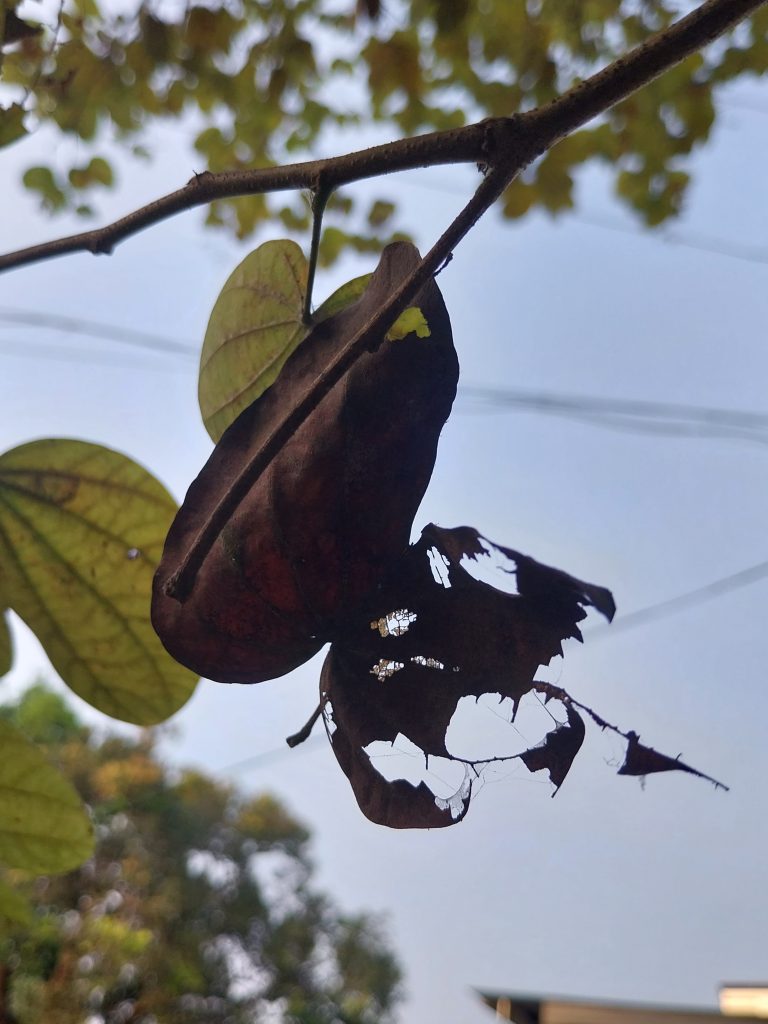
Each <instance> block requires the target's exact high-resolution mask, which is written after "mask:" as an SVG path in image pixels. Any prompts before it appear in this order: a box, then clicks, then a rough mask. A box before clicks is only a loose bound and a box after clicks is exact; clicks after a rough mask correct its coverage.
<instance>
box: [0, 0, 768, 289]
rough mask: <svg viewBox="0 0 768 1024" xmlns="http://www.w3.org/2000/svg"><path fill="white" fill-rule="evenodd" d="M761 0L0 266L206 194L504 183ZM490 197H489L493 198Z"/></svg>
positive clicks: (38, 251)
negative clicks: (518, 95)
mask: <svg viewBox="0 0 768 1024" xmlns="http://www.w3.org/2000/svg"><path fill="white" fill-rule="evenodd" d="M765 2H767V0H706V2H705V3H703V4H702V5H701V6H700V7H698V8H697V9H696V10H695V11H693V12H692V13H691V14H689V15H688V16H687V17H685V18H682V19H681V20H680V21H678V22H675V23H674V24H673V25H671V26H670V27H669V28H668V29H665V30H664V31H663V32H660V33H658V34H656V35H655V36H652V37H651V38H650V39H648V40H647V41H646V42H645V43H643V44H642V45H641V46H638V47H636V48H635V49H634V50H632V51H631V52H630V53H628V54H626V55H625V56H624V57H621V58H619V59H618V60H616V61H614V62H613V63H612V64H610V65H608V67H606V68H604V69H603V70H602V71H599V72H597V74H595V75H592V76H591V77H590V78H587V79H585V80H584V81H583V82H581V83H579V84H578V85H576V86H574V87H573V88H572V89H569V90H568V92H566V93H564V94H563V95H562V96H560V97H559V98H558V99H556V100H554V101H553V102H552V103H550V104H549V105H548V106H546V107H541V108H539V109H538V110H533V111H529V112H527V113H525V114H517V115H513V116H511V117H501V118H490V119H488V120H485V121H480V122H478V123H477V124H471V125H467V126H466V127H464V128H457V129H454V130H451V131H447V132H432V133H430V134H427V135H419V136H416V137H415V138H410V139H400V140H397V141H395V142H389V143H386V144H384V145H381V146H374V147H372V148H371V149H366V150H359V151H357V152H354V153H347V154H345V155H343V156H338V157H331V158H328V159H325V160H310V161H306V162H304V163H296V164H286V165H285V166H282V167H267V168H257V169H255V170H250V171H222V172H220V173H218V174H212V173H210V172H208V171H206V172H204V173H203V174H196V175H195V176H194V177H193V178H192V179H191V180H190V181H189V182H188V183H187V184H186V185H185V186H184V187H183V188H180V189H178V190H177V191H176V192H171V193H170V194H169V195H166V196H163V197H162V198H160V199H156V200H155V201H154V202H151V203H149V204H148V205H147V206H143V207H141V208H140V209H138V210H135V211H133V212H132V213H129V214H128V215H127V216H125V217H121V218H120V220H117V221H115V222H114V223H113V224H109V225H107V226H106V227H103V228H97V229H95V230H92V231H83V232H81V233H79V234H76V235H69V236H67V237H65V238H59V239H55V240H53V241H50V242H44V243H42V244H40V245H33V246H30V247H29V248H26V249H20V250H18V251H17V252H12V253H8V254H7V255H5V256H0V272H2V271H3V270H10V269H12V268H15V267H21V266H25V265H26V264H29V263H36V262H38V261H39V260H45V259H50V258H52V257H54V256H62V255H65V254H67V253H72V252H91V253H94V254H99V253H110V252H111V251H112V250H113V249H114V247H115V246H116V245H118V244H119V243H120V242H122V241H123V240H124V239H126V238H128V237H130V236H131V235H134V234H137V233H138V232H139V231H143V230H144V229H145V228H148V227H151V226H152V225H153V224H158V223H159V222H160V221H162V220H165V219H166V218H168V217H172V216H173V215H174V214H176V213H180V212H182V211H184V210H190V209H192V208H193V207H195V206H200V205H202V204H204V203H209V202H212V201H213V200H214V199H223V198H231V197H235V196H245V195H254V194H258V193H266V192H280V191H285V190H289V189H304V188H308V189H311V190H313V191H315V192H316V191H317V190H318V188H320V187H322V188H326V189H329V190H330V191H333V190H334V189H336V188H339V187H341V186H343V185H348V184H351V183H352V182H355V181H362V180H364V179H365V178H372V177H380V176H383V175H385V174H392V173H394V172H396V171H404V170H413V169H414V168H418V167H435V166H438V165H441V164H452V163H477V164H480V165H481V166H486V167H493V168H501V167H504V168H505V169H506V171H507V173H508V181H507V184H508V183H509V182H510V181H511V180H512V179H513V178H514V177H515V175H516V174H518V173H519V172H520V170H522V169H523V167H525V166H526V164H527V163H529V162H530V161H531V160H532V159H534V158H535V157H536V156H539V155H541V154H542V153H544V152H546V150H547V149H549V148H551V147H552V146H553V145H554V144H555V143H556V142H558V141H559V140H560V139H562V138H564V137H565V136H566V135H569V134H570V133H571V132H573V131H575V130H576V129H577V128H580V127H581V126H582V125H584V124H585V123H586V122H587V121H590V120H591V119H592V118H593V117H596V116H597V115H599V114H601V113H604V112H605V111H606V110H608V109H609V108H610V107H612V106H614V105H615V104H616V103H619V102H620V101H621V100H623V99H625V98H626V97H627V96H629V95H630V94H631V93H632V92H635V91H636V90H637V89H639V88H640V87H642V86H643V85H647V84H648V82H650V81H652V80H653V79H654V78H656V77H657V76H658V75H660V74H662V73H663V72H664V71H667V70H668V69H669V68H671V67H673V66H674V65H675V64H677V63H679V62H680V61H681V60H684V59H685V58H686V57H687V56H689V55H690V54H692V53H695V52H696V51H697V50H700V49H701V48H702V47H704V46H706V45H707V44H708V43H710V42H712V40H713V39H716V38H717V37H718V36H720V35H722V34H723V33H724V32H727V31H728V30H729V29H730V28H732V27H733V26H734V25H736V24H738V22H739V21H741V20H742V19H744V18H746V17H747V16H748V15H749V14H751V13H752V12H753V11H755V10H757V9H758V8H759V7H761V6H762V5H763V4H764V3H765ZM493 201H494V200H492V202H493Z"/></svg>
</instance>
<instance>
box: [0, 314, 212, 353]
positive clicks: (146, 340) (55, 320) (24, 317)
mask: <svg viewBox="0 0 768 1024" xmlns="http://www.w3.org/2000/svg"><path fill="white" fill-rule="evenodd" d="M0 322H1V323H7V324H14V325H16V326H18V327H44V328H47V329H49V330H52V331H61V332H64V333H66V334H81V335H86V336H88V337H90V338H100V339H102V340H107V341H117V342H120V343H121V344H123V345H130V346H132V347H134V348H142V349H147V350H148V351H150V352H168V353H172V354H173V355H186V356H190V357H191V358H193V359H196V358H197V356H198V353H197V352H196V351H195V349H194V347H193V346H191V345H190V344H189V343H187V342H184V341H175V340H173V339H172V338H167V337H165V336H164V335H162V334H151V333H149V332H148V331H137V330H134V329H133V328H132V327H119V326H117V325H115V324H105V323H99V322H98V321H96V320H83V319H81V318H79V317H77V318H75V317H69V316H60V315H59V314H57V313H38V312H36V311H34V310H29V309H11V308H8V307H7V306H3V307H0Z"/></svg>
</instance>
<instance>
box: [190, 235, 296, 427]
mask: <svg viewBox="0 0 768 1024" xmlns="http://www.w3.org/2000/svg"><path fill="white" fill-rule="evenodd" d="M306 280H307V263H306V259H305V257H304V254H303V252H302V251H301V249H300V248H299V246H298V245H297V244H296V243H295V242H290V241H287V240H276V241H270V242H265V243H264V244H263V245H260V246H259V247H258V249H256V250H255V251H254V252H252V253H251V254H250V255H249V256H246V258H245V259H244V260H243V261H242V263H240V265H239V266H238V267H237V268H236V269H235V271H234V272H233V273H232V274H231V275H230V277H229V278H228V280H227V282H226V284H225V285H224V287H223V289H222V291H221V294H220V295H219V297H218V299H217V300H216V304H215V305H214V307H213V312H212V313H211V318H210V320H209V321H208V330H207V331H206V332H205V341H204V342H203V351H202V353H201V355H200V379H199V384H198V398H199V401H200V411H201V413H202V416H203V423H204V424H205V428H206V430H207V431H208V433H209V434H210V435H211V437H212V438H213V440H214V441H218V440H219V438H220V437H221V435H222V434H223V433H224V431H225V430H226V428H227V427H228V426H229V424H230V423H232V421H233V420H235V419H236V418H237V416H238V414H239V413H241V412H242V411H243V409H245V408H246V407H247V406H249V405H250V404H251V402H253V401H254V400H255V399H256V398H258V397H259V395H260V394H261V393H262V392H263V391H265V390H266V389H267V388H268V387H269V385H270V384H271V383H272V382H273V381H274V380H275V378H276V377H277V375H278V373H279V372H280V370H281V369H282V366H283V363H284V362H285V360H286V359H287V358H288V356H289V355H290V354H291V352H293V350H294V349H295V348H296V346H297V345H298V344H299V342H300V341H301V340H302V339H303V338H304V337H305V336H306V333H307V329H306V327H305V326H304V325H303V324H302V322H301V313H302V304H303V301H304V289H305V287H306Z"/></svg>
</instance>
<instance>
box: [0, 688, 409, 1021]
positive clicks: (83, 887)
mask: <svg viewBox="0 0 768 1024" xmlns="http://www.w3.org/2000/svg"><path fill="white" fill-rule="evenodd" d="M9 714H10V717H11V718H13V719H15V722H16V724H17V725H18V726H19V727H20V728H28V729H30V731H31V733H32V735H33V736H34V738H36V739H38V740H42V739H46V740H48V741H52V746H51V747H50V752H51V754H52V755H53V756H55V758H56V760H57V761H58V762H59V763H60V765H61V767H62V769H63V771H64V772H65V774H67V775H68V776H69V777H70V778H71V779H72V781H73V782H74V783H75V785H76V786H77V788H78V789H79V791H80V793H81V794H82V795H83V796H84V798H85V799H86V801H87V803H88V804H89V805H90V807H91V811H92V814H93V817H94V821H95V826H96V833H97V844H96V851H95V854H94V856H93V857H92V858H91V859H90V860H89V861H88V862H87V863H86V864H84V865H83V867H82V868H80V869H79V870H77V871H74V872H71V873H70V874H67V875H62V876H59V877H42V878H37V879H35V880H33V881H23V880H22V879H21V878H20V876H18V875H14V876H12V877H11V879H10V880H11V881H13V882H15V886H16V890H17V891H18V892H21V893H23V894H24V895H26V896H27V897H29V899H30V901H31V903H32V905H33V908H34V914H33V919H32V923H31V924H29V925H27V926H23V925H22V926H19V925H18V924H17V925H15V926H14V924H13V920H12V919H11V918H10V915H7V917H6V921H5V938H4V939H3V942H2V945H0V950H1V951H2V955H1V960H2V963H1V964H0V973H2V977H3V978H4V979H5V982H4V988H3V989H2V991H3V992H4V998H5V1005H4V1006H2V1007H0V1019H3V1020H11V1019H13V1020H15V1021H17V1022H18V1024H37V1022H40V1021H56V1022H57V1024H81V1022H82V1021H83V1020H85V1019H86V1018H87V1019H89V1020H92V1021H103V1022H104V1024H150V1022H162V1024H182V1022H184V1024H195V1022H199V1024H203V1022H204V1024H219V1022H220V1024H225V1022H227V1024H230V1022H231V1024H238V1022H242V1024H246V1022H248V1024H251V1022H253V1021H254V1020H260V1019H262V1018H263V1017H265V1015H266V1014H268V1013H269V1014H273V1015H274V1017H272V1016H270V1018H269V1019H275V1020H282V1021H286V1022H288V1021H290V1022H302V1024H326V1022H327V1024H331V1022H345V1024H378V1022H385V1021H388V1020H389V1019H390V1018H391V1014H392V1010H393V1008H394V1006H395V1005H396V1002H397V998H398V993H399V981H400V972H399V969H398V966H397V963H396V961H395V959H394V957H393V955H392V953H391V951H390V950H389V948H388V946H387V944H386V942H385V941H384V939H383V938H382V936H381V933H380V930H379V928H378V926H377V924H376V922H375V920H373V919H372V918H371V917H369V916H366V915H359V916H345V915H342V914H340V913H339V912H338V910H337V909H336V908H335V907H334V906H333V904H332V903H331V901H330V900H329V899H328V897H327V896H325V895H324V894H322V893H320V892H318V891H317V890H316V889H315V888H314V887H313V886H312V883H311V875H312V869H311V863H310V861H309V858H308V853H307V847H308V839H309V836H308V833H307V831H306V829H305V828H304V827H303V826H302V825H301V824H300V823H299V822H297V821H296V820H295V819H294V818H293V817H292V816H291V814H290V813H289V812H288V811H287V810H286V809H285V807H284V806H283V805H282V804H281V803H280V802H279V800H277V799H276V798H275V797H274V796H271V795H269V794H260V795H258V796H254V797H245V796H243V795H242V794H240V793H238V792H237V791H236V790H235V789H234V788H233V787H232V786H230V785H227V784H224V783H221V782H217V781H215V780H214V779H212V778H210V777H209V776H207V775H205V774H203V773H202V772H199V771H182V772H173V771H171V770H169V769H168V768H167V767H166V766H165V765H163V763H162V762H161V760H160V759H159V757H158V754H157V751H156V749H155V744H154V738H153V736H152V734H150V733H144V734H142V735H141V736H140V737H139V738H133V737H126V736H116V735H112V736H107V737H106V738H102V739H99V738H97V737H96V735H95V734H93V733H92V732H90V731H89V730H88V729H86V728H84V727H83V726H82V725H81V724H80V723H79V722H78V721H77V719H76V718H74V716H73V715H72V713H71V712H70V711H69V709H68V708H67V706H66V704H65V703H64V702H63V701H62V700H61V698H59V697H58V696H55V695H53V694H52V693H50V692H49V691H46V690H45V689H44V688H42V687H39V686H37V687H34V688H32V689H31V690H29V691H28V692H27V693H26V694H25V695H24V696H23V697H22V698H21V699H20V701H19V702H18V703H17V704H16V705H15V706H14V707H13V708H11V709H10V712H9Z"/></svg>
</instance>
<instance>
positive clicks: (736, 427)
mask: <svg viewBox="0 0 768 1024" xmlns="http://www.w3.org/2000/svg"><path fill="white" fill-rule="evenodd" d="M459 396H460V398H461V399H463V400H469V401H470V402H475V403H476V405H475V409H474V411H479V412H483V413H487V412H488V411H493V410H498V411H515V410H517V411H519V410H523V411H527V412H534V413H544V414H547V415H550V416H562V417H566V418H569V419H577V420H579V421H581V422H585V423H588V424H590V425H592V426H600V427H613V428H615V429H618V430H630V431H635V432H643V433H653V434H662V435H666V436H675V437H725V438H728V439H731V440H748V441H757V442H761V443H763V444H765V443H766V442H768V413H761V412H749V411H742V410H738V409H723V408H717V407H710V406H700V405H688V404H683V403H672V402H652V401H645V400H639V399H620V398H603V397H599V396H596V395H573V394H566V393H562V394H558V393H555V392H535V391H529V390H526V389H521V388H491V387H481V386H477V385H471V384H470V385H463V386H461V387H460V389H459ZM463 411H465V412H471V411H473V410H472V409H471V408H470V409H466V408H465V409H464V410H463Z"/></svg>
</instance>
